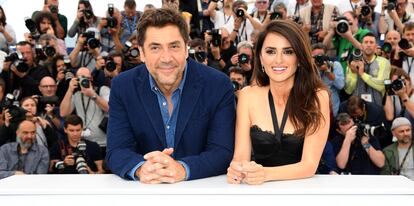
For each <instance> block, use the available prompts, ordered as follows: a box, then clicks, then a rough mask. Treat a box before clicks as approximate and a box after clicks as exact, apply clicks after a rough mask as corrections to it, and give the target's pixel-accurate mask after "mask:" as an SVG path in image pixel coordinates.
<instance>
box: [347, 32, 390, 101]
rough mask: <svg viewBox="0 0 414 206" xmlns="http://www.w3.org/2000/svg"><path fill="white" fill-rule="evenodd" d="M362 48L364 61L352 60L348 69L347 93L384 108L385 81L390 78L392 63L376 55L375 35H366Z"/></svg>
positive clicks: (355, 58)
mask: <svg viewBox="0 0 414 206" xmlns="http://www.w3.org/2000/svg"><path fill="white" fill-rule="evenodd" d="M361 46H362V54H363V57H362V59H359V58H357V57H354V58H352V60H351V61H350V63H349V66H348V67H347V68H346V75H345V77H346V79H345V92H346V93H348V94H350V95H351V94H352V95H355V96H360V97H361V98H362V99H364V100H365V101H367V102H373V103H376V104H378V105H381V106H382V99H383V98H382V97H383V96H384V94H385V87H384V79H389V77H390V71H391V65H390V62H389V60H388V59H385V58H384V57H380V56H377V55H376V54H375V51H376V49H377V42H376V38H375V35H374V34H372V33H368V34H366V35H365V36H364V37H363V38H362V44H361Z"/></svg>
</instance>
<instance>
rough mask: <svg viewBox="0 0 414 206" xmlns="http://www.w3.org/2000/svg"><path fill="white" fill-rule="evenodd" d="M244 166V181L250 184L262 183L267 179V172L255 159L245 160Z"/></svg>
mask: <svg viewBox="0 0 414 206" xmlns="http://www.w3.org/2000/svg"><path fill="white" fill-rule="evenodd" d="M242 167H243V174H244V176H245V177H244V178H243V182H244V183H247V184H249V185H260V184H263V183H264V182H265V181H266V172H265V169H264V167H263V166H262V165H260V164H257V163H256V162H254V161H251V162H245V163H243V165H242Z"/></svg>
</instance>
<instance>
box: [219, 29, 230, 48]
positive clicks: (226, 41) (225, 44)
mask: <svg viewBox="0 0 414 206" xmlns="http://www.w3.org/2000/svg"><path fill="white" fill-rule="evenodd" d="M230 46H231V41H230V35H229V33H228V32H227V31H226V30H225V29H221V49H228V48H229V47H230Z"/></svg>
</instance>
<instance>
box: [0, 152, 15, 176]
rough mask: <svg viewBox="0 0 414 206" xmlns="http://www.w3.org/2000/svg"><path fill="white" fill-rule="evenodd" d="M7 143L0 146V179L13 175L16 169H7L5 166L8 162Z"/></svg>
mask: <svg viewBox="0 0 414 206" xmlns="http://www.w3.org/2000/svg"><path fill="white" fill-rule="evenodd" d="M7 153H8V151H7V145H3V146H2V147H0V179H3V178H6V177H9V176H12V175H14V173H15V172H16V171H9V170H8V168H7V165H8V162H7V160H6V158H5V157H6V155H7Z"/></svg>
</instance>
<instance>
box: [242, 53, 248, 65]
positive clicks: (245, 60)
mask: <svg viewBox="0 0 414 206" xmlns="http://www.w3.org/2000/svg"><path fill="white" fill-rule="evenodd" d="M249 60H250V58H249V56H248V55H247V54H244V53H242V54H239V63H240V64H246V63H249Z"/></svg>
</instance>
